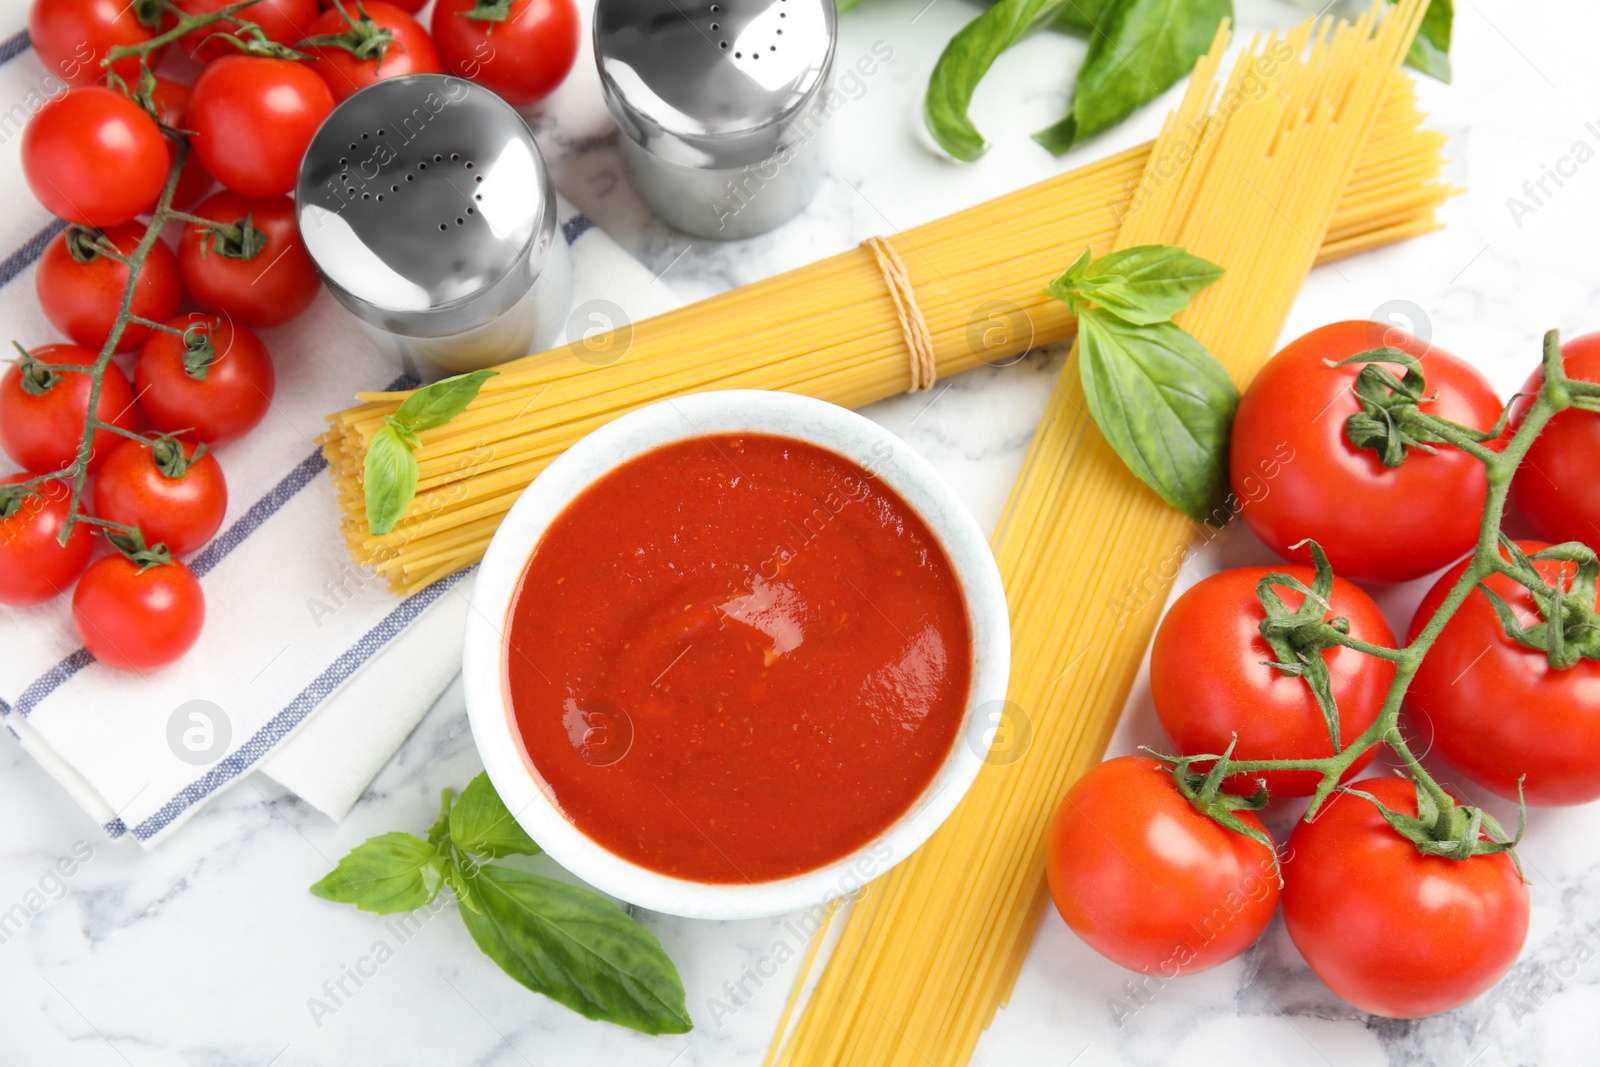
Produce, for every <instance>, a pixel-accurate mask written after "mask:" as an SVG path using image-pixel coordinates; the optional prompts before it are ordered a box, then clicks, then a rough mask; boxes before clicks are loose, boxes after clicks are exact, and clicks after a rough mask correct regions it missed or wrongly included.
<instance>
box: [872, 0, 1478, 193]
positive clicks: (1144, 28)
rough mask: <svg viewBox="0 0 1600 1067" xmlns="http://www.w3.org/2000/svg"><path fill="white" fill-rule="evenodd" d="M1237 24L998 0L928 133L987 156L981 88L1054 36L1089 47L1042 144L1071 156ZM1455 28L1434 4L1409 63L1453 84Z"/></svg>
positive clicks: (959, 42) (1091, 5) (938, 92)
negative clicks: (1025, 41)
mask: <svg viewBox="0 0 1600 1067" xmlns="http://www.w3.org/2000/svg"><path fill="white" fill-rule="evenodd" d="M1390 2H1391V3H1396V2H1398V0H1390ZM840 10H841V11H842V10H846V8H845V7H844V6H842V5H841V8H840ZM1232 17H1233V0H999V2H998V3H996V4H994V6H992V7H990V8H989V10H987V11H985V12H984V13H983V14H981V15H979V16H978V17H977V18H975V19H973V20H972V21H971V22H970V23H968V24H967V25H966V26H965V27H963V28H962V29H961V31H960V32H958V33H957V34H956V35H955V37H953V38H952V39H951V41H950V43H949V44H948V45H947V46H946V47H945V50H944V53H943V54H942V55H941V56H940V57H939V62H938V63H937V64H936V65H935V66H934V69H933V76H932V77H931V78H930V79H929V81H928V94H927V98H926V102H925V104H924V116H925V120H926V122H927V125H928V132H929V133H931V134H932V135H933V138H934V140H936V141H938V142H939V144H940V146H941V147H943V148H944V150H945V151H947V152H949V153H950V154H951V155H952V156H955V157H956V158H957V159H961V160H966V161H969V162H970V161H971V160H974V159H977V158H978V157H979V156H980V155H982V154H983V151H984V149H985V148H986V147H987V146H986V145H985V143H984V139H983V135H982V134H981V133H979V132H978V128H977V127H976V126H975V125H974V124H973V122H972V119H971V118H970V117H969V116H968V114H967V109H968V107H969V106H970V105H971V103H972V95H973V93H974V91H976V89H977V87H978V83H979V82H980V81H982V80H983V77H984V75H985V74H987V73H988V72H989V68H990V67H991V66H993V65H994V62H995V60H996V59H998V58H999V57H1000V56H1001V54H1003V53H1004V52H1005V51H1006V50H1007V49H1008V48H1010V47H1011V46H1012V45H1014V44H1016V43H1017V42H1018V41H1020V40H1022V38H1023V37H1025V36H1027V35H1028V34H1029V33H1031V32H1033V31H1034V30H1036V29H1040V28H1042V27H1046V26H1051V27H1055V28H1057V29H1063V30H1066V31H1068V32H1070V33H1077V34H1082V35H1084V36H1086V37H1088V40H1089V52H1088V55H1087V56H1085V57H1084V61H1083V65H1082V66H1081V67H1079V68H1078V73H1077V78H1076V84H1075V86H1074V89H1073V96H1072V110H1071V111H1070V113H1069V114H1068V115H1067V116H1066V117H1065V118H1063V119H1062V120H1061V121H1060V122H1058V123H1056V124H1055V125H1053V126H1051V127H1049V128H1048V129H1044V130H1041V131H1039V132H1038V133H1036V134H1034V140H1036V141H1038V142H1039V143H1040V144H1042V145H1044V146H1045V147H1046V148H1048V149H1049V150H1050V151H1052V152H1055V153H1057V154H1059V153H1061V152H1065V151H1066V150H1067V149H1069V148H1071V147H1072V146H1074V145H1076V144H1079V143H1081V142H1082V141H1084V140H1086V139H1087V138H1089V137H1092V136H1094V135H1095V134H1097V133H1100V132H1102V131H1104V130H1107V129H1110V128H1111V127H1112V126H1115V125H1116V124H1117V123H1119V122H1121V121H1122V120H1123V119H1125V118H1127V117H1128V116H1129V115H1131V114H1132V113H1133V112H1134V111H1135V110H1136V109H1137V108H1139V107H1141V106H1142V105H1144V104H1147V103H1149V102H1150V101H1151V100H1154V99H1155V98H1156V97H1157V96H1160V95H1161V94H1162V93H1164V92H1166V90H1167V89H1169V88H1171V87H1172V86H1173V85H1174V84H1175V83H1176V82H1177V81H1178V79H1179V78H1181V77H1183V76H1184V75H1185V74H1188V73H1189V71H1190V70H1192V69H1193V67H1194V63H1195V60H1197V59H1199V58H1200V57H1201V56H1202V55H1204V54H1205V51H1206V49H1207V48H1209V47H1210V45H1211V41H1212V38H1213V37H1214V36H1215V35H1216V32H1217V26H1218V24H1220V23H1221V21H1222V20H1223V19H1225V18H1228V19H1231V18H1232ZM1454 18H1455V10H1454V6H1453V0H1433V2H1432V3H1431V4H1430V5H1429V6H1428V11H1427V13H1426V14H1425V15H1424V16H1423V21H1422V27H1421V29H1420V30H1418V32H1417V36H1416V39H1415V40H1414V41H1413V42H1412V45H1411V51H1410V52H1409V53H1408V55H1407V56H1406V62H1408V63H1409V64H1411V65H1412V66H1413V67H1416V68H1417V69H1418V70H1421V71H1423V72H1424V73H1426V74H1429V75H1432V76H1433V77H1435V78H1438V79H1439V80H1440V81H1446V82H1447V81H1449V80H1450V30H1451V25H1452V23H1453V22H1454Z"/></svg>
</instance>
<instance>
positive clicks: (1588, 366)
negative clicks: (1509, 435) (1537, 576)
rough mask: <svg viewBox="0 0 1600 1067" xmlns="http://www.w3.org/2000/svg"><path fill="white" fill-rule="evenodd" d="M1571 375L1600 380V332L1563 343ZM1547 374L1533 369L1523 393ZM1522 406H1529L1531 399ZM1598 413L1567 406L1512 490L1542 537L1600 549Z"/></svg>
mask: <svg viewBox="0 0 1600 1067" xmlns="http://www.w3.org/2000/svg"><path fill="white" fill-rule="evenodd" d="M1561 360H1562V364H1563V365H1564V366H1565V367H1566V372H1567V377H1569V378H1572V379H1574V380H1581V381H1589V382H1600V333H1591V334H1588V335H1586V336H1583V337H1576V338H1573V339H1572V340H1571V341H1568V342H1567V343H1566V344H1564V345H1562V346H1561ZM1543 381H1544V375H1543V374H1542V373H1541V372H1540V371H1534V373H1533V377H1531V378H1529V379H1528V384H1526V385H1524V386H1523V387H1522V391H1523V392H1525V393H1536V392H1538V391H1539V386H1540V384H1541V383H1542V382H1543ZM1520 406H1521V408H1522V409H1524V410H1526V408H1527V402H1526V401H1524V402H1523V403H1522V404H1521V405H1520ZM1597 468H1600V414H1596V413H1595V412H1592V411H1583V410H1581V409H1579V408H1568V409H1567V410H1566V411H1563V412H1560V413H1559V414H1557V415H1556V417H1555V418H1553V419H1551V420H1550V421H1549V423H1547V424H1546V425H1545V428H1544V430H1543V431H1542V432H1541V433H1540V434H1539V436H1538V437H1537V438H1535V439H1534V442H1533V447H1532V448H1530V449H1528V454H1527V456H1526V457H1525V458H1524V459H1523V461H1522V466H1521V467H1519V468H1518V469H1517V476H1516V480H1515V481H1513V482H1512V487H1511V492H1512V496H1513V497H1514V498H1515V499H1516V502H1517V506H1518V507H1519V508H1521V510H1522V514H1523V515H1524V516H1525V517H1526V518H1527V520H1528V523H1529V524H1530V525H1531V526H1532V527H1533V528H1534V531H1535V532H1537V533H1538V534H1539V536H1540V537H1543V538H1545V539H1546V540H1549V541H1582V542H1583V543H1584V544H1586V545H1588V546H1589V547H1590V548H1600V479H1596V477H1595V472H1596V470H1597Z"/></svg>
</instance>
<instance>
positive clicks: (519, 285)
mask: <svg viewBox="0 0 1600 1067" xmlns="http://www.w3.org/2000/svg"><path fill="white" fill-rule="evenodd" d="M297 195H298V211H299V219H300V231H301V233H302V235H303V236H304V237H305V242H306V247H307V249H308V250H309V251H310V253H311V256H312V258H313V259H314V260H315V261H316V264H317V267H318V269H319V270H320V271H321V272H322V275H323V279H324V280H325V281H326V282H327V284H328V288H329V289H330V290H331V291H332V292H333V294H334V295H335V296H336V297H338V299H339V301H340V302H341V303H343V304H344V305H345V306H346V307H347V308H349V309H350V310H351V311H353V312H354V313H355V314H356V315H358V316H359V317H361V318H362V319H365V320H366V321H368V322H370V323H372V324H374V325H376V326H380V327H382V328H384V329H386V330H389V331H390V332H393V333H400V334H410V335H414V336H425V337H440V336H444V335H447V334H451V333H455V332H458V331H461V330H466V329H470V328H472V327H474V326H477V325H481V324H483V323H485V322H488V321H490V320H492V319H494V318H495V317H496V316H497V315H499V314H500V313H502V312H503V311H505V310H506V309H508V308H510V307H511V306H512V305H514V304H515V303H516V302H517V301H518V300H519V299H521V298H522V296H523V295H524V294H525V293H526V292H527V291H528V289H529V288H530V287H531V286H532V284H533V282H534V280H535V279H537V277H538V275H539V271H540V269H541V268H542V266H543V264H544V260H545V252H546V250H547V249H548V248H549V246H550V243H551V241H552V240H553V239H554V235H555V224H556V211H555V190H554V187H553V186H552V184H551V181H550V175H549V173H548V171H547V170H546V168H545V165H544V160H543V157H541V155H540V154H539V149H538V147H537V146H536V145H535V144H534V141H533V135H532V133H531V132H530V131H529V130H528V125H527V123H525V122H524V121H523V120H522V117H521V116H520V115H518V114H517V112H516V111H515V110H513V109H512V108H511V106H510V105H509V104H507V103H506V102H505V101H503V100H501V99H500V98H499V97H498V96H496V95H495V94H494V93H492V92H490V91H489V90H487V89H484V88H482V87H481V86H478V85H475V84H473V83H472V82H469V81H466V80H464V79H462V78H456V77H452V76H447V75H438V74H417V75H410V76H407V77H402V78H393V79H390V80H387V81H382V82H379V83H378V84H376V85H373V86H371V87H369V88H367V89H364V90H362V91H361V92H359V93H356V94H355V95H354V96H352V97H350V98H349V99H348V100H346V101H345V102H344V103H342V104H340V105H339V107H337V108H336V109H335V110H334V112H333V114H332V115H330V116H329V117H328V119H327V121H325V122H324V123H323V125H322V128H321V129H320V130H318V131H317V135H316V137H315V138H314V139H313V140H312V142H311V147H310V148H309V149H308V150H307V152H306V157H305V160H304V162H303V163H302V164H301V167H300V181H299V188H298V193H297Z"/></svg>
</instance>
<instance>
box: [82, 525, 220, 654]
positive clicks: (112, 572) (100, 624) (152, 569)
mask: <svg viewBox="0 0 1600 1067" xmlns="http://www.w3.org/2000/svg"><path fill="white" fill-rule="evenodd" d="M205 618H206V598H205V593H204V592H203V591H202V590H201V588H200V580H199V579H198V578H196V577H195V576H194V572H193V571H191V570H190V569H189V568H188V567H185V566H184V565H183V564H182V563H162V564H156V565H154V566H146V565H143V564H139V563H135V562H133V561H132V560H130V559H128V558H127V557H126V556H123V555H121V554H120V553H119V554H117V555H114V556H106V557H105V558H103V559H101V560H98V561H97V562H95V563H94V564H93V565H91V566H90V567H89V569H88V570H87V571H85V572H84V574H83V577H82V578H80V579H79V580H78V588H77V590H76V591H75V592H74V593H73V594H72V621H73V624H74V626H75V627H76V628H77V631H78V639H79V640H80V641H82V642H83V647H84V648H86V649H88V650H89V654H90V655H92V656H94V658H95V659H97V660H99V661H100V662H101V663H103V664H105V665H106V666H107V667H110V668H112V669H113V670H119V671H153V670H156V669H157V668H160V667H165V666H167V665H168V664H170V663H174V662H176V661H177V660H179V659H181V658H182V657H183V655H184V653H186V652H188V651H189V649H191V648H193V647H194V643H195V642H196V641H198V640H199V639H200V630H201V628H202V627H203V626H204V625H205Z"/></svg>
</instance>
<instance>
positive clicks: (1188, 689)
mask: <svg viewBox="0 0 1600 1067" xmlns="http://www.w3.org/2000/svg"><path fill="white" fill-rule="evenodd" d="M1274 572H1276V573H1279V574H1287V575H1290V576H1291V577H1294V578H1298V579H1299V580H1300V581H1302V582H1304V583H1305V584H1306V585H1307V586H1308V587H1309V586H1311V585H1312V583H1313V580H1314V578H1315V572H1313V570H1312V569H1311V568H1310V567H1299V566H1284V567H1277V568H1269V567H1241V568H1237V569H1235V570H1229V571H1223V572H1222V573H1220V574H1214V575H1212V576H1211V577H1209V578H1207V579H1205V580H1204V581H1202V582H1201V583H1200V584H1198V585H1196V586H1195V587H1194V588H1193V589H1190V590H1189V591H1188V592H1186V593H1184V594H1183V596H1181V597H1179V598H1178V599H1177V601H1176V602H1175V603H1174V604H1173V605H1172V607H1171V609H1170V610H1168V612H1167V616H1166V618H1165V619H1163V620H1162V622H1161V628H1160V630H1158V631H1157V632H1156V639H1155V644H1154V645H1153V646H1152V648H1151V651H1150V684H1151V688H1152V690H1153V693H1154V697H1155V704H1156V713H1157V714H1158V715H1159V716H1160V718H1161V726H1162V728H1163V729H1164V730H1166V732H1167V736H1168V737H1170V738H1171V739H1172V743H1173V744H1174V745H1176V746H1177V747H1178V754H1179V755H1184V756H1193V755H1200V754H1202V753H1217V754H1220V753H1222V752H1223V751H1224V750H1226V749H1227V747H1228V744H1229V743H1230V741H1232V740H1233V738H1235V737H1237V738H1238V745H1237V747H1236V748H1235V749H1234V752H1233V758H1234V759H1236V760H1266V759H1315V758H1318V757H1321V756H1331V755H1333V743H1332V740H1331V739H1330V738H1329V736H1328V726H1327V722H1326V719H1325V718H1324V717H1323V714H1322V710H1321V709H1320V707H1319V706H1318V704H1317V700H1316V697H1315V696H1314V695H1313V693H1312V690H1311V687H1310V685H1308V684H1307V682H1306V681H1305V680H1304V679H1302V678H1297V677H1291V676H1289V675H1286V674H1284V673H1283V672H1281V671H1279V670H1278V669H1276V668H1274V667H1271V666H1269V665H1268V664H1269V663H1270V662H1271V661H1273V660H1276V659H1277V658H1278V657H1277V656H1276V655H1275V654H1274V652H1273V650H1272V648H1271V647H1270V646H1269V645H1268V644H1267V641H1266V639H1265V638H1264V637H1262V636H1261V630H1260V626H1261V622H1262V620H1263V619H1265V618H1266V609H1265V608H1263V607H1262V604H1261V601H1260V599H1259V598H1258V597H1257V595H1256V586H1257V583H1258V582H1260V581H1261V579H1262V578H1265V577H1266V576H1267V575H1268V574H1271V573H1274ZM1276 592H1277V594H1278V596H1279V597H1281V598H1282V600H1283V602H1284V604H1285V606H1286V607H1288V608H1289V609H1290V610H1291V611H1293V610H1296V609H1298V608H1299V607H1300V605H1301V604H1302V603H1303V602H1304V600H1305V597H1304V596H1303V595H1302V594H1300V593H1297V592H1295V591H1293V590H1292V589H1288V588H1284V587H1278V588H1277V589H1276ZM1329 603H1330V604H1331V610H1330V611H1329V612H1328V613H1326V616H1325V617H1326V618H1335V617H1342V618H1345V619H1348V620H1349V622H1350V634H1351V636H1353V637H1357V638H1359V639H1361V640H1364V641H1369V642H1371V643H1373V644H1378V645H1384V646H1386V647H1390V648H1392V647H1394V634H1393V632H1392V631H1390V629H1389V624H1388V623H1387V622H1385V621H1384V618H1383V612H1382V611H1381V610H1380V609H1379V607H1378V605H1377V603H1376V602H1375V601H1374V600H1373V599H1372V598H1371V597H1370V596H1368V595H1367V594H1366V593H1364V592H1362V590H1361V589H1360V588H1358V587H1357V586H1355V585H1353V584H1351V583H1350V582H1347V581H1345V580H1344V579H1342V578H1335V579H1334V582H1333V594H1332V595H1331V596H1330V597H1329ZM1321 655H1322V657H1323V661H1324V662H1325V663H1327V665H1328V673H1329V675H1330V677H1331V689H1332V693H1333V697H1334V700H1335V702H1336V704H1337V706H1338V709H1339V737H1340V742H1341V743H1342V744H1345V745H1348V744H1349V743H1350V742H1351V741H1353V740H1355V739H1356V738H1357V737H1359V736H1360V735H1361V733H1362V732H1363V731H1364V730H1366V728H1367V727H1369V726H1371V725H1372V724H1373V723H1374V722H1376V721H1377V718H1378V712H1379V711H1380V710H1382V708H1383V701H1384V697H1385V695H1386V694H1387V692H1388V689H1389V683H1390V682H1391V681H1392V680H1393V679H1394V664H1393V663H1390V662H1389V661H1387V660H1383V659H1379V658H1377V657H1375V656H1369V655H1366V654H1365V653H1362V652H1358V651H1356V650H1354V649H1350V648H1344V647H1336V648H1331V649H1327V650H1325V651H1323V652H1322V653H1321ZM1376 754H1377V748H1376V747H1374V748H1372V749H1370V750H1368V752H1367V753H1366V754H1364V755H1363V756H1361V757H1360V758H1359V759H1358V760H1356V762H1355V764H1354V766H1352V767H1351V768H1350V772H1349V773H1350V774H1351V775H1354V774H1355V773H1356V772H1358V771H1359V770H1360V769H1361V768H1362V767H1364V766H1366V765H1367V764H1368V763H1369V762H1371V760H1372V757H1373V756H1374V755H1376ZM1257 778H1261V779H1264V780H1265V781H1266V783H1267V789H1268V791H1269V792H1270V793H1271V794H1272V795H1273V796H1310V795H1311V794H1312V793H1313V792H1314V791H1315V790H1316V787H1317V784H1318V783H1319V782H1320V781H1321V780H1322V776H1321V775H1319V774H1317V773H1315V772H1313V771H1266V772H1263V773H1261V774H1252V775H1248V776H1246V775H1235V776H1234V777H1233V779H1231V780H1230V781H1229V782H1228V783H1227V788H1228V789H1229V790H1230V791H1232V792H1236V793H1242V794H1250V793H1253V792H1255V790H1256V784H1255V782H1256V779H1257Z"/></svg>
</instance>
